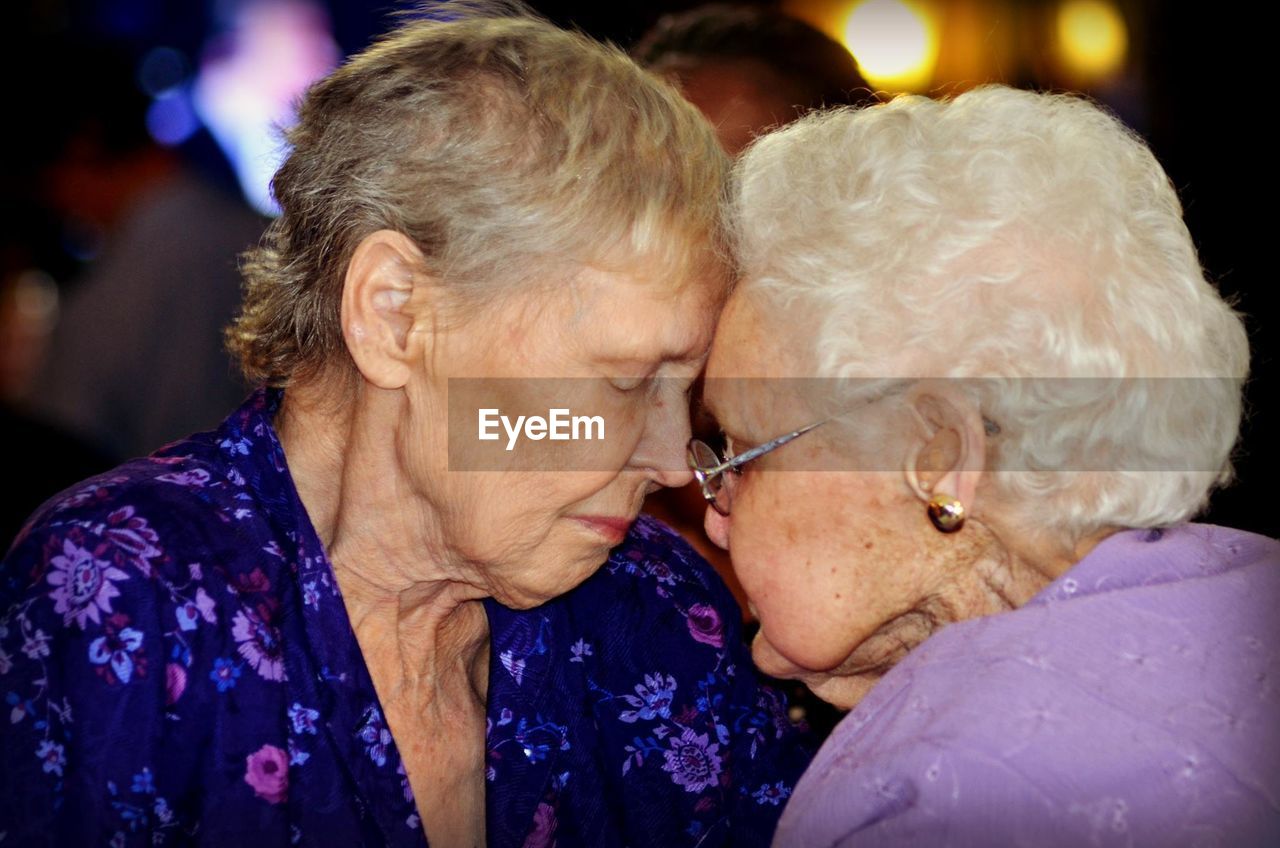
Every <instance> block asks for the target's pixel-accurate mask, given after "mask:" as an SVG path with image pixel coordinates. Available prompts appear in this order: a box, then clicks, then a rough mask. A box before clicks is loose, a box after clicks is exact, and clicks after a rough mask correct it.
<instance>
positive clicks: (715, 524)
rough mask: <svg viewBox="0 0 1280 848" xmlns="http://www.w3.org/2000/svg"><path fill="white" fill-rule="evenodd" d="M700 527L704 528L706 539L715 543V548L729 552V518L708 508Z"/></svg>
mask: <svg viewBox="0 0 1280 848" xmlns="http://www.w3.org/2000/svg"><path fill="white" fill-rule="evenodd" d="M702 526H703V527H704V528H706V531H707V538H708V539H710V540H711V541H713V542H715V543H716V547H718V548H723V549H724V550H726V551H727V550H729V516H727V515H721V514H720V513H718V512H716V511H715V509H713V508H712V507H710V506H708V507H707V516H706V518H705V519H703V522H702Z"/></svg>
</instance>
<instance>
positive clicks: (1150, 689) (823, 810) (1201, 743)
mask: <svg viewBox="0 0 1280 848" xmlns="http://www.w3.org/2000/svg"><path fill="white" fill-rule="evenodd" d="M1278 622H1280V543H1277V542H1275V541H1273V540H1271V539H1266V538H1263V537H1261V536H1256V535H1253V534H1250V533H1244V532H1240V531H1237V530H1229V529H1225V528H1221V527H1212V526H1208V525H1189V526H1181V527H1176V528H1174V529H1171V530H1168V531H1165V532H1163V533H1162V532H1160V531H1128V532H1123V533H1119V534H1117V535H1115V536H1112V537H1110V538H1108V539H1107V540H1105V541H1104V542H1102V544H1100V545H1099V546H1098V547H1097V548H1096V549H1095V550H1094V551H1093V552H1092V553H1090V554H1089V556H1087V557H1085V558H1084V559H1083V560H1081V561H1080V562H1079V563H1077V564H1076V566H1075V567H1073V568H1072V569H1071V570H1070V571H1068V572H1067V573H1066V574H1065V575H1063V576H1062V577H1061V578H1060V579H1058V580H1056V581H1055V582H1054V583H1052V584H1051V585H1050V586H1048V587H1047V588H1046V589H1045V590H1044V591H1043V592H1041V593H1040V594H1039V595H1038V596H1036V597H1035V598H1034V599H1033V600H1032V601H1031V602H1030V603H1028V604H1027V605H1026V606H1024V607H1022V608H1020V609H1017V610H1014V611H1012V612H1008V613H1004V614H1001V615H996V616H992V617H989V618H982V619H975V620H972V621H966V622H962V623H959V624H953V625H950V626H948V627H946V628H945V629H944V630H942V631H940V632H939V633H938V634H936V635H935V636H933V637H932V638H931V639H929V640H928V641H927V642H925V643H924V644H923V645H921V646H920V647H918V648H917V649H916V650H914V651H912V652H911V653H910V654H909V655H908V656H907V657H906V659H904V660H903V661H902V662H901V663H900V664H899V665H898V666H897V667H896V668H894V669H893V670H892V671H891V672H890V673H889V674H887V675H886V676H885V678H884V679H883V680H882V681H881V682H880V683H879V684H878V685H877V686H876V687H875V688H874V689H873V690H872V691H871V693H870V694H869V695H868V696H867V697H866V699H864V700H863V702H862V703H860V704H859V705H858V707H857V708H856V709H855V710H854V711H853V712H851V713H850V714H849V715H848V716H847V717H846V718H845V719H844V721H843V722H842V723H841V724H840V726H839V727H838V728H837V729H836V731H835V732H834V733H833V734H832V736H831V737H830V738H829V739H828V740H827V742H826V744H825V745H824V746H823V747H822V750H821V751H820V752H819V754H818V756H817V758H816V759H815V761H814V763H813V765H812V767H811V768H810V769H809V771H808V772H806V774H805V776H804V777H803V778H802V779H801V781H800V784H799V786H798V787H797V788H796V792H795V795H794V797H793V798H792V799H791V802H790V804H789V805H788V807H787V809H786V811H785V813H784V814H783V818H782V822H781V824H780V825H779V828H778V833H777V837H776V840H775V842H774V844H775V845H776V846H784V848H786V847H787V846H803V848H822V846H833V845H840V846H858V845H875V846H896V845H903V846H906V845H913V846H914V845H930V846H935V845H937V846H941V845H974V846H988V845H1001V846H1004V845H1034V846H1054V845H1062V846H1084V845H1097V846H1130V845H1158V846H1166V845H1205V846H1208V845H1263V844H1267V845H1276V844H1280V625H1278Z"/></svg>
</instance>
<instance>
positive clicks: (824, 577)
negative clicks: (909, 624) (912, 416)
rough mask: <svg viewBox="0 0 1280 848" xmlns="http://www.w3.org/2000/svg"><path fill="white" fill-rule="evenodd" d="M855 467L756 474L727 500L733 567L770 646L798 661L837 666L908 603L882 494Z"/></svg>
mask: <svg viewBox="0 0 1280 848" xmlns="http://www.w3.org/2000/svg"><path fill="white" fill-rule="evenodd" d="M770 476H772V477H773V478H775V479H774V480H773V481H769V477H770ZM864 476H865V475H854V474H838V473H835V472H826V473H816V472H815V473H806V472H789V473H781V474H773V475H762V477H761V483H762V485H760V486H759V487H758V488H757V489H747V490H745V491H744V492H743V497H742V498H741V499H740V500H739V501H737V502H735V508H734V524H733V528H732V534H731V540H732V541H731V545H730V556H731V557H732V559H733V563H734V568H735V570H736V571H737V573H738V577H739V580H740V581H741V582H742V586H743V588H744V589H745V591H746V592H747V594H748V596H749V597H750V598H751V599H752V602H753V604H754V606H755V607H756V610H757V613H758V615H759V616H760V620H761V624H762V627H763V628H764V630H765V632H766V634H767V638H768V642H769V645H770V647H771V649H772V652H773V653H776V654H777V655H779V656H780V657H781V658H783V659H785V661H787V662H789V663H791V664H793V665H795V666H797V667H799V668H802V669H809V670H822V669H829V668H832V667H834V666H837V665H839V664H840V663H841V662H843V661H844V660H845V659H846V658H847V657H848V656H849V655H850V654H851V653H852V652H853V651H854V650H855V649H856V648H857V647H858V645H859V644H860V643H861V642H862V641H863V640H865V639H866V638H867V636H868V635H869V634H870V633H872V632H873V631H874V630H875V629H876V628H878V627H879V626H880V625H881V624H883V623H884V622H885V621H886V620H888V619H890V618H892V617H893V616H895V615H897V614H898V613H899V612H900V611H901V610H902V608H903V607H907V608H909V607H910V606H911V605H912V604H913V603H914V602H915V593H914V590H913V589H912V588H911V587H910V586H909V585H908V583H907V581H905V580H904V578H905V577H906V575H905V574H904V573H903V572H902V571H901V570H899V565H898V563H899V562H900V560H901V558H902V552H901V551H899V550H897V549H898V548H899V547H901V543H902V541H903V540H902V539H900V538H897V537H896V534H895V533H894V532H893V531H892V530H891V528H890V526H889V522H888V520H887V519H888V518H889V517H890V515H891V514H892V512H893V510H894V509H895V505H894V504H891V503H889V501H890V500H891V499H892V497H891V493H890V492H888V491H887V490H886V489H885V487H884V486H883V485H878V484H879V483H881V482H883V481H874V480H871V481H869V480H866V479H862V478H863V477H864ZM739 503H740V504H741V505H742V507H743V509H742V510H741V514H739V512H740V511H739V509H738V504H739ZM906 571H910V569H906ZM775 673H776V672H775Z"/></svg>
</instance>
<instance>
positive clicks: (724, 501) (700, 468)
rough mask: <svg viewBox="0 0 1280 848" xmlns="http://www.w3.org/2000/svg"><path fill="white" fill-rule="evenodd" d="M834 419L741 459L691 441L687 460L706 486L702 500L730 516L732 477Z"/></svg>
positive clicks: (767, 444)
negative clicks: (766, 455)
mask: <svg viewBox="0 0 1280 848" xmlns="http://www.w3.org/2000/svg"><path fill="white" fill-rule="evenodd" d="M828 420H830V419H824V420H822V421H815V422H814V423H812V424H808V425H805V426H804V427H801V428H800V429H799V430H792V431H791V432H790V433H787V434H785V435H782V436H779V437H778V438H776V439H770V440H769V441H767V442H765V443H764V444H762V445H759V446H758V447H754V448H751V449H750V450H745V451H743V452H742V453H740V454H738V455H737V456H733V457H728V458H724V457H722V456H721V455H720V454H719V453H718V452H717V451H716V449H715V448H713V447H711V445H709V444H707V443H706V442H704V441H702V440H701V439H690V440H689V448H688V453H687V457H688V460H689V468H691V469H693V476H694V478H695V479H696V480H697V481H698V485H699V486H701V487H702V497H704V498H706V500H707V503H709V504H711V508H712V509H714V510H715V511H716V512H718V513H720V514H721V515H728V514H729V510H730V509H731V508H732V503H733V491H732V486H729V485H727V482H728V478H726V476H725V475H726V474H728V475H738V474H741V473H742V466H744V465H746V464H747V463H748V462H750V461H751V460H753V459H759V458H760V457H762V456H764V455H765V454H767V453H769V452H770V451H773V450H777V449H778V448H780V447H782V446H783V445H785V444H786V443H787V442H790V441H792V440H794V439H798V438H799V437H800V436H803V435H804V434H805V433H807V432H809V431H810V430H812V429H814V428H815V427H820V426H821V425H823V424H825V423H826V422H827V421H828Z"/></svg>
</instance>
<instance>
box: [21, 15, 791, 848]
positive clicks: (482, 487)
mask: <svg viewBox="0 0 1280 848" xmlns="http://www.w3.org/2000/svg"><path fill="white" fill-rule="evenodd" d="M511 5H512V4H505V3H504V4H501V5H497V6H490V5H486V4H477V3H457V4H443V5H441V6H440V7H437V12H436V13H435V14H434V15H430V16H426V17H424V18H422V19H420V20H416V21H410V22H408V23H406V24H405V25H404V26H403V27H402V28H401V29H400V30H399V31H397V32H396V33H394V34H392V35H391V36H390V37H388V38H387V39H386V40H384V41H383V42H381V43H379V44H377V45H375V46H374V47H372V48H370V49H369V50H367V51H365V52H364V53H362V54H360V55H359V56H357V57H355V58H354V59H352V60H351V61H350V62H348V63H347V64H346V65H345V66H343V67H342V68H341V69H339V70H338V71H337V72H335V73H334V74H332V75H331V76H329V77H328V78H326V79H325V80H323V81H322V82H320V83H318V84H317V85H316V86H315V87H313V88H312V89H311V90H310V92H309V93H308V95H307V97H306V99H305V101H304V102H303V104H302V106H301V109H300V114H299V121H298V124H297V126H296V127H295V128H294V129H293V130H292V131H291V132H290V134H289V143H290V150H289V153H288V158H287V159H286V161H285V164H284V165H283V166H282V168H281V169H280V171H279V172H278V173H277V175H276V177H275V180H274V189H275V194H276V197H277V199H278V201H279V203H280V206H281V215H280V217H279V218H277V219H276V221H275V222H274V223H273V224H272V225H271V227H270V229H269V231H268V233H267V235H266V236H265V238H264V240H263V242H262V244H261V245H260V246H259V247H258V248H256V249H254V250H253V251H251V252H250V253H249V255H248V257H247V259H246V262H245V265H244V273H245V277H246V284H247V285H246V295H245V301H244V304H243V308H242V310H241V313H240V317H239V318H238V319H237V321H236V323H235V324H234V326H233V328H232V330H231V331H230V332H229V339H230V342H231V345H232V347H233V348H234V349H235V350H236V352H237V353H238V355H239V357H240V359H241V362H242V364H243V367H244V369H245V371H246V373H247V375H248V376H250V377H251V378H252V379H253V380H255V381H261V382H263V383H265V384H266V387H264V388H262V389H260V390H258V391H257V392H255V393H254V394H253V395H252V396H251V397H250V399H249V400H248V401H247V402H245V403H244V405H243V406H242V407H241V408H240V409H239V410H238V411H236V412H235V413H233V414H232V415H231V416H230V417H229V418H227V419H226V421H225V422H224V423H223V425H222V426H221V427H220V428H219V429H218V430H216V431H213V432H209V433H203V434H198V435H196V436H193V437H190V438H188V439H185V440H182V441H178V442H175V443H173V444H171V445H169V446H168V447H166V448H165V449H163V450H161V451H159V452H158V453H156V454H154V455H153V456H151V457H149V458H146V459H140V460H135V461H132V462H129V463H126V464H125V465H122V466H120V467H119V468H117V469H115V470H114V471H111V472H108V473H106V474H104V475H101V476H99V477H96V478H94V479H91V480H89V481H86V482H85V483H83V484H82V485H79V486H76V487H73V488H71V489H70V490H68V491H67V492H65V493H64V494H62V495H60V496H57V497H55V498H54V499H52V500H51V501H50V502H49V503H48V504H46V506H45V507H43V508H42V509H41V511H40V512H38V513H37V514H36V516H35V517H34V518H33V519H32V521H31V523H29V524H28V525H27V527H26V528H25V530H24V532H23V533H22V534H21V535H20V536H19V539H18V541H17V542H16V544H15V546H14V548H13V549H12V551H11V553H10V554H9V556H8V557H7V559H6V560H5V562H4V565H3V572H2V574H0V578H2V579H0V681H3V687H4V691H6V692H7V693H9V695H8V697H9V704H10V714H9V721H8V722H4V723H2V724H0V736H2V737H3V738H2V740H0V741H2V742H3V744H2V745H0V751H2V752H3V753H0V832H5V833H7V834H8V837H9V838H10V839H12V840H14V841H16V842H18V843H21V844H24V845H27V844H50V843H53V844H60V845H85V844H107V843H109V844H114V845H124V844H137V845H155V844H168V843H190V842H199V843H201V844H210V845H240V844H253V845H281V846H284V845H290V844H303V845H343V846H355V845H370V846H371V845H404V846H411V845H419V846H420V845H422V844H423V841H424V833H425V836H426V839H427V840H428V841H429V843H430V844H432V845H436V846H450V845H465V846H476V845H493V846H550V845H552V844H558V845H562V846H568V845H584V846H610V845H613V846H622V845H632V846H653V848H660V846H661V847H662V848H666V846H675V845H690V846H692V845H701V846H711V845H723V846H728V845H733V846H743V845H746V846H750V845H765V844H767V843H768V841H769V839H770V837H771V835H772V832H773V829H774V825H775V823H776V819H777V817H778V815H779V813H780V811H781V802H782V801H783V800H784V799H785V798H786V797H787V796H788V795H789V794H790V792H791V787H792V785H793V783H794V780H795V778H796V776H797V775H798V774H799V772H800V771H801V770H802V769H803V767H804V765H805V764H806V762H807V759H808V752H807V750H806V748H805V747H804V745H803V744H801V740H800V738H799V736H798V734H797V732H796V730H795V729H794V728H793V727H792V726H791V725H790V724H789V723H788V722H787V719H786V717H785V715H784V704H783V702H782V701H781V700H780V699H779V698H778V697H777V696H776V695H774V694H773V693H772V692H771V691H769V690H767V689H765V688H763V687H761V686H760V685H759V684H758V682H757V679H756V677H755V675H754V670H753V669H752V667H751V663H750V659H749V656H748V655H747V652H746V648H745V645H744V644H743V642H742V640H741V632H740V628H739V615H740V614H739V611H738V609H737V607H736V605H735V604H734V602H733V599H732V597H731V596H730V594H729V592H728V591H727V590H726V588H725V587H724V585H723V583H722V582H721V581H720V580H719V579H718V578H717V577H716V575H715V573H714V572H713V571H712V570H711V569H710V568H709V567H708V566H707V565H706V563H705V562H703V561H702V560H701V559H700V558H699V557H698V556H697V555H696V553H694V552H693V551H692V550H691V549H690V548H689V547H688V546H687V545H685V544H684V543H683V542H682V541H680V539H679V537H677V536H675V535H674V534H673V533H672V532H671V531H669V530H667V529H666V528H664V527H663V526H662V525H660V524H658V523H657V522H655V521H653V520H651V519H648V518H641V519H640V520H639V521H636V517H637V514H638V512H639V509H640V505H641V502H642V500H643V498H644V496H645V495H646V494H647V493H649V492H650V491H652V490H654V489H655V488H657V487H659V486H663V485H668V486H670V485H683V484H684V483H686V482H687V481H688V480H689V479H691V474H690V472H689V471H688V469H687V467H685V465H684V462H683V444H684V442H685V441H686V440H687V438H688V436H689V422H688V406H687V391H688V389H689V387H690V385H691V384H692V382H693V380H694V378H695V376H696V375H697V374H698V372H699V371H700V370H701V367H702V364H703V362H704V361H705V357H706V351H707V349H708V347H709V345H710V340H711V333H712V329H713V326H714V322H715V319H716V316H717V315H718V312H719V309H720V306H721V304H722V302H723V299H724V297H725V295H726V293H727V289H728V284H729V276H730V271H729V269H728V268H727V267H726V265H725V262H724V254H723V250H722V246H723V230H722V226H721V217H720V212H721V210H720V204H719V200H720V198H721V195H722V192H723V187H724V178H725V175H726V173H727V170H728V161H727V158H726V157H725V155H724V152H723V151H722V150H721V148H720V146H719V144H718V142H717V140H716V138H715V136H714V134H713V132H712V130H711V127H710V126H709V125H708V124H707V122H706V121H705V119H704V118H703V117H702V116H701V115H700V114H699V113H698V112H697V111H696V110H695V109H693V107H691V106H690V105H689V104H688V103H687V102H685V101H684V100H683V99H681V98H680V97H679V95H678V94H677V93H676V92H675V90H674V89H672V88H671V87H670V86H668V85H666V84H665V83H663V82H661V81H660V80H657V79H656V78H654V77H653V76H652V75H650V74H646V73H645V72H644V71H642V70H641V69H640V68H639V67H638V66H637V65H635V64H634V63H633V62H632V61H631V60H630V59H628V58H627V57H626V56H625V55H623V54H622V53H620V52H618V51H616V50H613V49H612V48H607V47H604V46H601V45H599V44H596V43H594V42H591V41H589V40H588V39H586V38H585V37H583V36H579V35H576V34H572V33H568V32H564V31H561V30H557V29H555V28H554V27H552V26H551V25H549V24H546V23H543V22H541V21H539V20H537V19H534V18H532V17H530V16H527V15H525V14H522V13H520V11H519V10H518V9H516V10H510V6H511ZM499 9H501V10H504V14H502V15H498V16H494V15H493V14H492V13H491V12H490V11H489V10H494V11H496V10H499ZM618 316H623V320H619V317H618ZM456 377H470V378H476V377H484V378H492V380H491V383H492V385H494V386H496V387H498V389H499V390H501V391H503V392H506V394H504V395H503V396H502V398H503V399H504V400H505V401H509V402H510V403H516V402H517V401H518V400H519V399H520V397H522V395H521V394H520V393H521V392H528V391H533V390H536V388H537V387H538V386H539V385H542V384H541V383H540V382H539V381H538V380H537V379H535V378H542V377H564V378H569V379H571V380H572V381H573V382H574V383H575V384H576V385H579V386H582V387H583V391H585V392H586V393H587V394H588V395H589V397H588V399H589V400H591V401H592V402H593V403H594V404H596V406H597V408H600V409H603V410H606V411H607V414H608V416H607V417H608V420H609V422H610V427H611V432H613V434H614V436H613V441H611V442H609V443H608V444H607V445H605V446H604V447H602V448H601V453H600V454H599V455H598V456H597V462H596V463H595V464H593V465H592V466H590V467H583V468H580V469H576V470H574V469H565V468H563V467H560V466H559V465H556V464H551V465H550V466H549V467H544V468H540V469H539V470H520V469H511V468H508V467H506V466H503V467H501V468H499V469H496V470H491V471H484V470H471V471H468V470H463V469H459V468H457V467H455V465H454V464H453V459H452V454H451V450H450V448H451V442H452V439H453V438H455V437H456V438H457V439H464V440H465V439H466V438H468V436H467V435H466V433H474V432H475V430H474V424H471V426H468V427H463V428H459V430H461V431H466V432H455V433H454V434H452V435H451V434H450V429H451V428H450V416H449V408H450V403H451V401H450V385H451V384H455V385H456V381H454V380H453V378H456ZM471 421H472V422H474V418H473V419H471ZM537 444H545V443H537ZM556 456H558V454H556ZM602 566H603V567H602Z"/></svg>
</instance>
